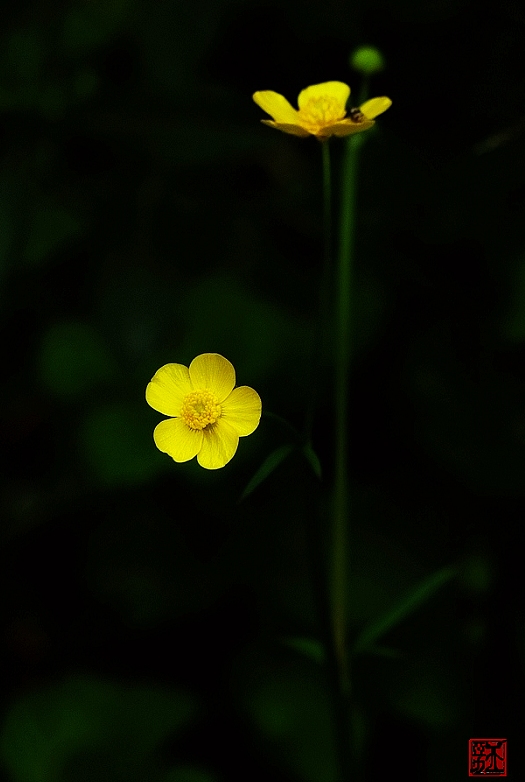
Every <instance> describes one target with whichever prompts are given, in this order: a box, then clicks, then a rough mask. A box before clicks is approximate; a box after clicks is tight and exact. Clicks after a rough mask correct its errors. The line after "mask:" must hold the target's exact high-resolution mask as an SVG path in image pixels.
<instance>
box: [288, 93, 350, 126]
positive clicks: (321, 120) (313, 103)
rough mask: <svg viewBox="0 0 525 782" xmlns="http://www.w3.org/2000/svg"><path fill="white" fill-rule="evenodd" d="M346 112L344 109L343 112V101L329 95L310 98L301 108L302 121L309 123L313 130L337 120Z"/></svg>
mask: <svg viewBox="0 0 525 782" xmlns="http://www.w3.org/2000/svg"><path fill="white" fill-rule="evenodd" d="M344 114H345V112H344V109H343V111H342V112H341V101H340V100H337V99H336V98H332V97H331V96H329V95H326V96H325V95H323V96H322V97H318V98H310V100H309V101H308V103H307V104H306V106H303V107H302V109H299V116H300V118H301V120H302V122H304V124H305V125H309V126H310V127H311V128H312V130H316V129H317V128H320V127H325V126H326V125H328V124H330V123H331V122H337V120H339V119H342V117H344Z"/></svg>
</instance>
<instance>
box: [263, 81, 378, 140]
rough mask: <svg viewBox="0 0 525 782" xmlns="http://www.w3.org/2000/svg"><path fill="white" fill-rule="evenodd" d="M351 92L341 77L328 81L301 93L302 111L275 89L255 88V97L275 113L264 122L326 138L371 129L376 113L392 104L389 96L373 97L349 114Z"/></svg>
mask: <svg viewBox="0 0 525 782" xmlns="http://www.w3.org/2000/svg"><path fill="white" fill-rule="evenodd" d="M349 95H350V87H349V86H348V85H347V84H343V82H342V81H325V82H323V84H313V85H312V86H311V87H307V88H306V89H305V90H302V92H300V93H299V99H298V106H299V111H297V109H294V108H293V106H291V105H290V104H289V103H288V101H287V100H286V98H285V97H284V96H283V95H279V93H278V92H272V90H262V91H261V92H254V94H253V99H254V101H255V102H256V103H257V105H258V106H260V107H261V109H264V111H265V112H266V113H267V114H269V115H270V117H273V120H270V119H263V120H261V122H264V124H265V125H270V126H271V127H272V128H278V129H279V130H283V131H284V132H285V133H293V135H294V136H309V135H312V136H316V137H317V138H318V139H319V140H320V141H324V140H325V139H327V138H328V137H329V136H348V135H350V133H360V132H361V131H362V130H368V128H371V127H372V125H373V124H374V117H377V116H378V114H382V113H383V112H384V111H386V110H387V109H388V108H389V107H390V106H391V105H392V101H391V100H390V98H372V99H371V100H367V101H366V102H365V103H363V105H362V106H360V107H359V108H358V109H350V111H349V116H348V117H346V116H345V115H346V101H347V100H348V97H349Z"/></svg>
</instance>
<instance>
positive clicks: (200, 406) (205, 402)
mask: <svg viewBox="0 0 525 782" xmlns="http://www.w3.org/2000/svg"><path fill="white" fill-rule="evenodd" d="M221 412H222V408H221V406H220V404H219V403H218V401H217V397H216V396H215V394H212V392H211V391H208V389H204V390H203V391H192V392H191V394H186V396H185V397H184V399H183V402H182V407H181V411H180V416H181V418H182V420H183V421H184V423H185V424H187V425H188V426H189V427H190V429H204V427H206V426H208V424H214V423H215V421H216V420H217V418H219V417H220V414H221Z"/></svg>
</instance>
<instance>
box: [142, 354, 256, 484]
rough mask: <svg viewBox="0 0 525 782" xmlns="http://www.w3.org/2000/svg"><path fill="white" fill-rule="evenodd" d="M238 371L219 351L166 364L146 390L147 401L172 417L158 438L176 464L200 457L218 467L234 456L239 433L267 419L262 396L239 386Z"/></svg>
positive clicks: (158, 429)
mask: <svg viewBox="0 0 525 782" xmlns="http://www.w3.org/2000/svg"><path fill="white" fill-rule="evenodd" d="M234 386H235V369H234V368H233V365H232V364H230V362H229V361H228V360H227V359H226V358H224V357H223V356H220V355H219V354H218V353H203V354H202V355H200V356H197V357H196V358H194V359H193V361H192V362H191V364H190V366H189V368H188V367H185V366H183V365H182V364H165V365H164V366H163V367H161V368H160V369H159V370H157V372H155V374H154V375H153V377H152V379H151V382H150V383H148V387H147V388H146V402H147V403H148V405H150V407H152V408H153V409H154V410H157V412H159V413H162V414H163V415H169V416H172V417H170V418H168V419H166V420H165V421H161V422H160V424H158V425H157V426H156V427H155V431H154V432H153V439H154V440H155V445H156V446H157V448H158V449H159V451H162V452H163V453H167V454H168V455H169V456H171V458H172V459H174V460H175V461H176V462H187V461H189V460H190V459H193V457H194V456H196V457H197V461H198V462H199V464H200V465H201V467H205V468H206V469H207V470H217V469H218V468H219V467H224V465H225V464H228V462H229V461H230V459H231V458H232V457H233V456H234V454H235V451H236V450H237V446H238V444H239V437H246V435H248V434H252V432H254V431H255V430H256V429H257V427H258V425H259V421H260V418H261V408H262V404H261V399H260V397H259V394H258V393H257V392H256V391H254V390H253V388H248V386H239V387H238V388H235V387H234Z"/></svg>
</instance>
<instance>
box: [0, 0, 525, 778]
mask: <svg viewBox="0 0 525 782" xmlns="http://www.w3.org/2000/svg"><path fill="white" fill-rule="evenodd" d="M524 34H525V13H524V12H523V10H522V8H521V6H520V4H519V3H513V2H502V3H493V4H487V5H486V6H485V5H480V4H479V3H476V2H466V1H465V2H458V0H432V2H429V3H419V2H410V1H409V0H399V1H397V2H396V1H395V0H390V1H389V2H386V0H385V1H383V2H381V0H369V1H368V2H365V0H362V1H361V2H343V1H342V0H341V1H338V0H323V1H322V2H321V0H309V2H308V3H300V2H293V0H287V2H285V3H275V4H266V3H254V2H247V1H245V2H242V0H205V1H204V2H203V1H201V2H199V3H187V2H184V3H183V2H173V1H169V0H167V1H166V2H162V3H161V2H159V3H151V2H146V1H145V0H104V2H103V1H102V0H90V1H89V2H88V0H85V1H84V2H82V1H81V0H78V1H77V2H76V3H72V2H62V3H49V2H44V0H42V1H41V2H33V3H23V2H22V3H16V4H12V5H9V4H4V5H3V6H2V23H1V43H0V113H1V116H0V155H1V160H0V275H1V276H0V302H1V309H0V312H1V319H2V349H3V350H2V352H3V360H2V366H3V369H4V373H3V380H2V405H1V408H0V426H1V432H0V436H1V441H2V445H3V450H4V467H3V469H2V473H1V478H0V482H1V483H0V507H1V511H2V513H1V519H2V520H1V524H0V535H1V538H2V561H1V564H0V574H1V579H2V581H1V593H2V601H1V607H2V614H1V630H2V632H1V644H2V656H3V660H4V662H3V665H2V675H3V682H2V684H3V686H2V695H3V698H2V723H1V725H2V727H1V735H0V757H1V759H2V772H1V773H2V774H3V777H2V778H3V779H6V780H8V781H9V782H84V780H85V782H88V781H89V782H98V780H104V781H107V782H121V781H122V782H227V781H228V780H237V779H239V780H250V782H258V781H259V780H261V782H262V780H268V779H272V780H275V781H276V782H334V781H335V766H334V759H333V748H332V744H331V723H330V713H329V702H328V698H327V694H326V682H325V678H324V672H323V668H322V667H321V666H320V665H319V664H318V663H317V662H316V661H315V659H314V658H315V654H312V655H309V654H302V653H300V652H298V651H297V650H296V649H292V648H290V646H289V645H286V644H285V643H283V639H286V638H290V637H301V638H313V639H315V638H318V637H319V635H318V626H317V620H316V616H315V610H314V605H315V601H314V598H313V595H312V592H311V587H310V576H309V567H308V560H307V555H306V547H305V537H304V524H303V523H304V521H305V519H306V518H307V517H308V516H309V514H311V512H312V508H313V507H314V503H315V496H316V495H317V494H318V492H319V489H318V488H317V487H316V485H315V483H314V482H313V479H312V477H311V474H310V473H309V472H308V468H307V466H306V465H305V464H303V462H301V460H300V459H297V458H295V457H294V456H292V457H290V458H289V459H288V460H287V461H286V462H285V463H284V464H283V465H282V466H281V467H280V468H279V469H278V470H277V471H276V472H275V473H274V474H273V475H272V476H271V477H270V478H269V479H268V480H267V481H266V482H265V483H264V484H262V485H261V486H260V487H259V488H258V489H257V490H256V491H255V492H254V493H253V494H252V495H251V496H250V497H248V499H247V500H246V501H245V502H243V503H241V504H238V503H237V500H238V498H239V496H240V494H241V493H242V491H243V489H244V488H245V487H246V485H247V483H248V481H249V480H250V478H251V477H252V475H253V474H254V472H255V471H256V470H257V468H258V467H259V465H260V464H261V463H262V461H263V460H264V459H265V458H266V457H267V456H268V454H269V453H270V452H271V451H272V450H273V449H274V448H276V447H278V446H279V445H282V444H283V443H285V442H287V434H286V431H285V430H284V429H281V428H279V426H278V425H277V424H276V423H275V422H274V421H272V420H270V419H265V418H263V420H262V422H261V425H260V427H259V428H258V430H257V431H256V432H255V434H253V435H252V436H251V437H249V438H246V439H242V440H241V442H240V447H239V450H238V453H237V455H236V456H235V458H234V459H233V461H232V462H231V463H230V464H229V465H228V466H227V467H226V468H224V469H223V470H219V471H216V472H208V471H204V470H202V469H200V468H199V467H198V465H197V463H196V461H195V460H194V461H193V462H190V463H187V464H183V465H177V464H175V463H174V462H173V461H172V460H171V459H170V458H169V457H167V456H165V455H163V454H161V453H159V452H158V451H157V450H156V448H155V446H154V444H153V440H152V431H153V428H154V426H155V425H156V423H158V421H159V420H160V419H161V416H159V415H158V414H157V413H155V412H154V411H153V410H151V409H150V408H149V407H148V406H147V405H146V403H145V400H144V391H145V387H146V384H147V382H148V381H149V380H150V378H151V376H152V375H153V374H154V372H155V371H156V370H157V369H158V368H159V367H160V366H161V365H163V364H165V363H168V362H179V363H184V364H188V363H189V362H190V361H191V360H192V358H194V356H196V355H198V354H199V353H203V352H219V353H222V354H223V355H225V356H226V357H227V358H228V359H229V360H230V361H231V362H232V363H233V364H234V366H235V368H236V370H237V380H238V383H239V384H242V385H244V384H246V385H250V386H253V387H254V388H255V389H256V390H257V391H258V392H259V394H260V395H261V397H262V400H263V408H264V409H265V410H271V411H273V412H275V413H278V414H280V415H282V416H284V417H285V418H287V419H289V420H290V421H291V422H292V423H293V424H294V425H296V426H301V425H302V423H303V418H304V412H305V405H306V400H307V396H308V377H309V363H308V362H309V339H310V336H311V332H312V326H313V323H314V319H315V312H316V306H317V290H318V284H319V279H320V271H321V259H322V252H323V250H322V248H323V239H322V219H321V216H322V203H321V160H320V158H321V155H320V149H319V144H318V142H317V141H316V140H314V139H307V140H304V141H303V140H300V139H297V138H294V137H292V136H285V135H284V134H280V133H277V132H276V131H273V130H271V129H268V128H266V127H264V126H263V125H261V123H260V121H259V120H260V119H261V118H262V117H263V116H264V114H263V113H262V112H261V110H260V109H259V108H258V107H257V106H256V105H255V104H254V103H253V102H252V100H251V95H252V93H253V92H254V91H255V90H262V89H273V90H276V91H278V92H280V93H283V94H285V95H286V96H287V97H288V98H289V99H290V100H292V101H293V102H295V98H296V96H297V94H298V93H299V91H300V90H301V89H303V88H304V87H305V86H307V85H309V84H315V83H318V82H321V81H326V80H332V79H337V80H341V81H345V82H348V83H350V84H351V86H352V88H353V90H354V92H355V93H357V92H358V91H359V88H360V85H361V82H360V76H359V75H358V74H357V73H355V72H352V71H351V69H350V68H349V65H348V58H349V54H350V53H351V51H353V50H354V48H355V47H356V46H358V45H361V44H374V45H376V46H378V47H379V48H380V49H381V51H382V52H383V54H384V56H385V58H386V63H387V67H386V69H385V70H384V71H383V72H382V73H381V74H379V75H377V76H376V77H375V78H374V80H373V82H372V90H371V93H372V95H383V94H386V95H389V96H390V97H391V98H392V100H393V106H392V108H391V109H390V110H389V111H388V112H387V113H386V114H384V115H383V116H381V117H380V118H379V120H378V122H377V125H376V127H375V128H374V129H373V131H371V132H370V135H369V138H368V139H367V143H366V145H365V146H364V149H363V153H362V159H361V174H360V185H359V215H358V237H357V247H356V268H355V302H356V313H355V323H356V326H355V328H356V343H355V352H354V365H353V374H352V383H351V387H352V393H351V399H350V400H349V404H350V410H351V413H350V416H351V431H350V436H351V462H352V474H351V477H350V481H351V494H352V582H351V608H350V611H351V614H350V617H349V621H350V629H351V635H352V637H355V636H356V635H357V634H358V633H359V632H360V631H361V630H362V629H363V628H364V627H365V626H366V625H367V623H368V622H372V621H373V620H374V619H376V618H377V617H378V616H381V615H382V614H384V613H385V612H386V613H387V614H388V612H390V611H392V610H394V609H395V607H396V605H398V604H399V601H402V600H403V599H404V597H406V596H407V595H410V594H411V593H412V592H413V590H414V589H416V587H417V585H418V584H419V583H420V582H422V581H424V580H425V579H426V578H428V577H430V576H432V574H434V573H435V572H436V571H439V570H440V569H441V568H443V567H453V568H455V569H456V572H457V576H456V577H455V578H454V579H453V580H452V581H450V582H448V583H447V584H446V585H444V586H443V587H442V588H441V589H439V590H437V591H436V592H435V593H434V594H432V595H431V596H430V597H429V599H428V600H426V601H424V602H421V604H420V605H419V606H418V607H417V609H416V610H413V611H412V612H410V613H407V614H406V615H405V616H404V617H403V619H402V621H401V622H399V623H398V624H397V625H396V626H395V627H393V628H391V629H390V630H389V631H388V633H387V634H386V635H385V636H384V637H383V638H381V639H380V641H381V645H382V647H384V648H385V649H388V650H390V656H381V655H377V654H374V655H373V654H362V655H360V656H359V657H358V658H357V660H356V662H355V665H354V680H355V688H356V699H357V704H358V707H357V716H356V726H357V733H358V735H359V736H360V737H361V739H362V742H363V752H364V758H365V766H366V782H372V781H375V780H383V779H388V778H391V775H392V774H394V773H395V771H396V769H397V773H398V775H399V774H401V775H402V778H403V779H404V780H405V782H411V780H414V781H415V780H418V781H419V780H429V782H438V780H439V781H441V780H443V779H447V780H460V779H464V778H466V777H467V742H468V739H469V738H470V737H477V736H480V737H501V736H502V737H508V738H509V741H510V756H511V766H510V774H511V778H514V779H517V778H518V776H517V775H518V762H519V761H518V752H519V748H520V746H521V744H522V742H523V730H524V724H523V723H524V720H523V715H522V704H523V689H522V683H523V664H524V656H525V648H524V646H525V623H524V613H523V608H524V604H523V588H522V581H523V532H522V528H523V517H524V499H525V225H524V216H525V154H524V143H525V134H524V132H523V131H524V130H525V110H524V108H523V106H524V105H525V58H524V57H523V37H524ZM341 144H342V142H340V141H334V143H333V153H334V154H333V158H334V179H336V178H337V169H338V162H339V160H340V152H341ZM320 364H321V371H322V381H321V396H320V399H319V405H318V410H317V418H316V435H315V446H316V448H317V451H318V453H319V456H320V458H321V460H322V462H323V465H324V468H325V475H326V476H327V478H328V480H329V478H330V474H331V469H332V452H333V428H334V426H333V420H332V412H331V411H332V386H331V377H332V366H331V356H330V355H329V354H327V355H325V356H322V357H321V359H320ZM323 388H324V389H325V390H324V391H323ZM322 491H323V490H321V492H322ZM321 496H322V494H321ZM520 573H521V575H520ZM314 652H315V647H314ZM514 764H515V765H514Z"/></svg>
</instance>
